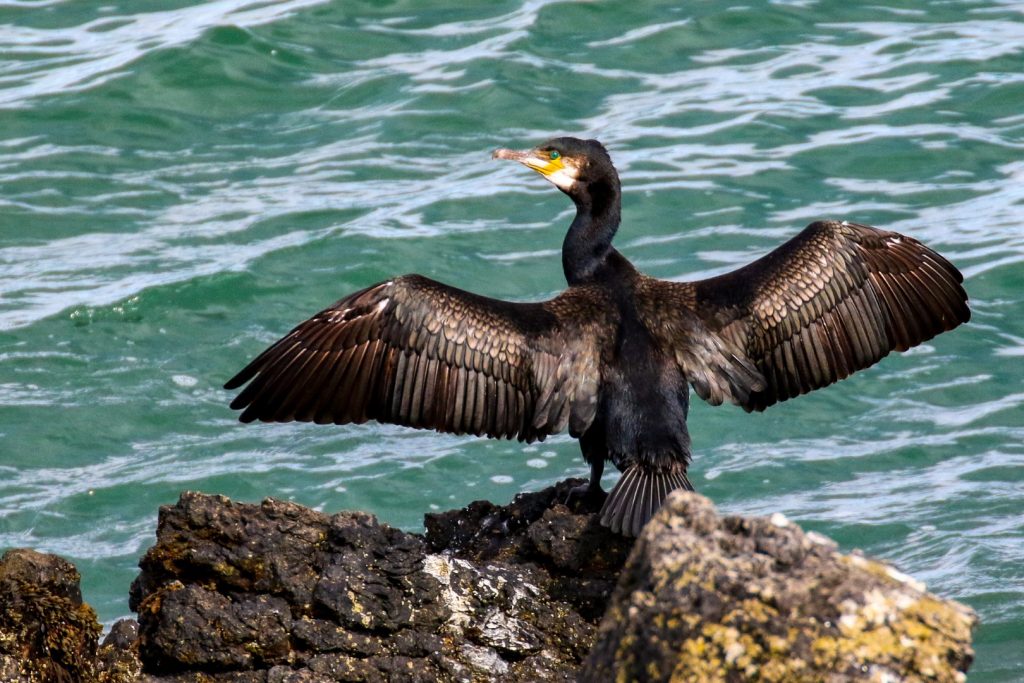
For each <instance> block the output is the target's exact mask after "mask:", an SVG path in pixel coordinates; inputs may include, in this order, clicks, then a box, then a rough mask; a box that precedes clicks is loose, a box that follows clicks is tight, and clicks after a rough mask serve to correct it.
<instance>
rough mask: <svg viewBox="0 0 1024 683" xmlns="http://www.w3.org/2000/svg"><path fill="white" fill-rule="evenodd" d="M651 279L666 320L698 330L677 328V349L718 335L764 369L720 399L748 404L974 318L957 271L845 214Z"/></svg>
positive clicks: (794, 391)
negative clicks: (735, 260)
mask: <svg viewBox="0 0 1024 683" xmlns="http://www.w3.org/2000/svg"><path fill="white" fill-rule="evenodd" d="M652 282H654V283H657V284H656V285H652V286H651V289H652V294H651V297H652V298H658V299H659V300H661V301H663V302H671V304H672V305H674V306H675V308H676V309H677V312H676V313H675V314H674V316H675V319H686V318H688V317H690V316H693V315H696V317H698V318H699V319H700V321H701V322H702V323H703V324H704V325H705V326H706V328H707V331H708V333H706V334H705V333H699V334H695V335H693V334H691V335H689V336H686V335H682V336H680V335H678V334H677V335H676V336H675V337H674V344H675V347H676V348H677V349H678V348H680V347H685V346H687V345H689V344H693V343H694V342H695V341H696V342H698V343H700V344H703V345H704V346H705V347H708V348H710V347H712V346H714V345H715V344H721V343H725V344H726V345H727V346H729V347H731V348H733V349H734V351H735V353H736V354H737V355H738V356H739V357H740V358H742V359H745V360H747V361H749V362H750V363H752V364H753V366H754V367H755V368H756V369H757V371H758V372H759V373H760V375H761V376H763V379H764V382H763V386H761V387H760V388H756V389H754V390H752V391H750V392H749V395H747V396H746V397H744V396H742V391H731V392H730V393H729V394H728V395H727V396H726V397H727V398H730V399H731V400H733V401H734V402H737V403H739V404H741V405H743V407H744V408H746V409H747V410H764V409H765V408H766V407H768V406H770V405H772V404H774V403H776V402H778V401H785V400H786V399H789V398H793V397H794V396H799V395H800V394H804V393H806V392H808V391H812V390H814V389H817V388H820V387H824V386H827V385H829V384H832V383H833V382H836V381H838V380H840V379H843V378H845V377H848V376H849V375H850V374H852V373H853V372H856V371H857V370H860V369H863V368H866V367H869V366H870V365H873V364H874V363H876V362H878V361H879V360H880V359H882V358H884V357H885V356H886V355H888V354H889V353H890V352H891V351H893V350H896V351H905V350H907V349H909V348H911V347H913V346H916V345H918V344H920V343H922V342H924V341H926V340H928V339H931V338H932V337H934V336H935V335H937V334H939V333H941V332H944V331H947V330H951V329H953V328H954V327H956V326H957V325H960V324H961V323H964V322H967V321H968V320H969V319H970V316H971V314H970V309H969V308H968V306H967V294H966V292H965V291H964V289H963V286H962V284H961V283H962V282H963V276H962V275H961V274H960V272H959V271H958V270H957V269H956V268H955V267H954V266H953V265H952V264H951V263H950V262H949V261H947V260H946V259H945V258H943V257H942V256H941V255H939V254H938V253H936V252H934V251H932V250H931V249H929V248H928V247H926V246H924V245H923V244H921V243H920V242H918V241H917V240H915V239H913V238H911V237H907V236H905V235H900V234H898V233H894V232H887V231H884V230H879V229H877V228H872V227H870V226H866V225H858V224H855V223H846V222H842V223H840V222H836V221H819V222H816V223H812V224H811V225H809V226H808V227H807V228H806V229H804V230H803V231H802V232H801V233H800V234H799V235H797V236H796V237H794V238H793V239H791V240H790V241H789V242H787V243H785V244H783V245H782V246H781V247H779V248H778V249H776V250H775V251H773V252H771V253H769V254H767V255H766V256H764V257H762V258H761V259H758V260H757V261H755V262H753V263H751V264H749V265H747V266H745V267H743V268H740V269H738V270H736V271H733V272H731V273H726V274H725V275H721V276H718V277H714V278H710V279H708V280H702V281H699V282H683V283H674V282H663V281H657V280H655V281H652ZM660 308H662V309H664V308H666V304H665V303H663V304H662V305H661V306H660ZM671 317H672V314H668V313H664V312H663V313H662V318H663V320H664V319H667V318H671ZM681 365H682V363H681ZM684 372H685V368H684ZM691 374H694V373H691ZM695 379H696V382H695V388H696V390H697V393H698V394H700V395H701V397H702V398H705V399H706V400H709V401H710V402H712V403H717V402H720V401H718V399H719V395H718V394H717V393H716V392H715V391H714V390H713V388H705V387H706V385H707V384H708V381H707V380H706V379H703V378H702V377H701V376H700V373H696V376H695ZM691 381H694V379H691Z"/></svg>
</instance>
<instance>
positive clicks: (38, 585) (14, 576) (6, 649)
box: [0, 548, 100, 683]
mask: <svg viewBox="0 0 1024 683" xmlns="http://www.w3.org/2000/svg"><path fill="white" fill-rule="evenodd" d="M79 579H80V576H79V574H78V571H77V570H76V569H75V568H74V566H73V565H72V564H71V563H70V562H68V561H67V560H64V559H61V558H60V557H57V556H56V555H46V554H43V553H38V552H36V551H34V550H28V549H23V548H21V549H14V550H8V551H7V552H6V553H4V555H3V557H2V558H0V680H3V681H5V682H7V681H9V682H11V683H17V682H19V681H24V682H26V683H28V682H30V681H32V682H35V681H55V682H58V683H61V682H63V681H68V682H72V681H83V680H84V681H92V680H95V679H96V675H97V671H96V643H97V639H98V637H99V634H100V625H99V623H98V622H97V621H96V613H95V612H93V610H92V608H91V607H89V605H86V604H84V603H83V602H82V591H81V589H80V587H79Z"/></svg>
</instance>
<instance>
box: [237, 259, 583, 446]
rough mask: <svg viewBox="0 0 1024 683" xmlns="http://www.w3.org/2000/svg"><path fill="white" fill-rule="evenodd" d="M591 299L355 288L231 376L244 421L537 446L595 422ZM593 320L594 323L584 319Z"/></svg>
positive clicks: (407, 284)
mask: <svg viewBox="0 0 1024 683" xmlns="http://www.w3.org/2000/svg"><path fill="white" fill-rule="evenodd" d="M581 307H582V308H584V309H586V308H588V307H589V309H590V311H589V315H591V316H594V317H591V318H588V319H589V320H597V319H598V318H599V317H600V310H601V305H600V302H599V301H597V300H595V298H594V292H591V291H588V290H586V289H585V288H572V289H570V290H568V291H566V292H564V293H563V294H562V295H560V296H559V297H556V298H555V299H552V300H551V301H546V302H542V303H511V302H507V301H500V300H497V299H490V298H487V297H483V296H478V295H476V294H472V293H470V292H466V291H463V290H460V289H456V288H454V287H450V286H448V285H444V284H442V283H440V282H436V281H434V280H430V279H429V278H425V277H422V276H419V275H405V276H402V277H398V278H395V279H393V280H389V281H387V282H383V283H380V284H377V285H374V286H372V287H369V288H367V289H364V290H362V291H360V292H356V293H355V294H352V295H350V296H348V297H345V298H344V299H342V300H341V301H339V302H337V303H336V304H334V305H333V306H331V307H330V308H327V309H325V310H323V311H321V312H320V313H318V314H317V315H315V316H313V317H312V318H310V319H309V320H307V321H305V322H303V323H301V324H299V325H298V326H297V327H295V329H293V330H292V331H291V332H289V333H288V334H287V335H286V336H285V337H283V338H282V339H280V340H279V341H278V342H276V343H275V344H274V345H272V346H271V347H270V348H268V349H267V350H266V351H264V352H263V353H262V354H260V355H259V356H258V357H256V358H255V359H254V360H253V361H252V362H251V363H249V365H247V366H246V367H245V368H244V369H242V371H241V372H239V373H238V374H237V375H235V376H234V377H233V378H232V379H230V380H229V381H228V382H227V384H226V385H225V388H227V389H235V388H238V387H240V386H242V385H243V384H245V383H246V382H248V383H249V384H248V386H246V387H245V389H243V390H242V392H241V393H240V394H239V395H238V396H237V397H236V398H235V400H234V401H233V402H232V403H231V407H232V408H235V409H243V412H242V415H241V417H240V419H241V420H242V421H243V422H251V421H253V420H261V421H264V422H286V421H291V420H299V421H306V422H318V423H331V422H333V423H335V424H343V423H347V422H357V423H358V422H365V421H367V420H369V419H374V420H378V421H381V422H390V423H393V424H400V425H406V426H410V427H416V428H426V429H436V430H438V431H442V432H450V433H455V434H465V433H472V434H477V435H482V434H486V435H488V436H492V437H506V438H512V437H514V436H515V437H518V438H519V439H521V440H527V441H532V440H534V439H538V438H539V439H543V438H544V436H545V435H547V434H553V433H556V432H558V431H561V430H562V429H565V427H566V426H567V425H568V426H569V428H570V430H571V431H572V432H573V433H574V434H578V433H580V432H582V431H583V430H584V429H585V428H586V427H587V426H588V425H589V424H590V421H591V420H593V417H594V411H595V410H596V398H597V387H598V372H599V369H598V362H597V359H598V355H599V350H598V349H597V348H596V347H595V346H594V341H595V340H596V339H599V338H600V335H594V334H589V335H588V334H584V331H583V330H581V329H578V325H577V323H575V322H574V321H575V320H577V318H578V317H579V316H574V315H572V311H574V310H580V309H581ZM591 324H592V323H591Z"/></svg>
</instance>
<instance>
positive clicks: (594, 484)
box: [565, 457, 608, 508]
mask: <svg viewBox="0 0 1024 683" xmlns="http://www.w3.org/2000/svg"><path fill="white" fill-rule="evenodd" d="M603 473H604V458H603V457H602V458H600V459H595V460H590V481H589V482H587V483H586V484H581V485H579V486H574V487H572V488H571V489H570V490H569V495H568V496H566V500H565V504H566V505H572V503H573V501H575V500H579V501H582V503H583V504H584V505H586V506H587V507H588V508H589V507H594V508H599V507H600V506H601V504H602V503H603V502H604V499H605V498H606V497H607V496H608V494H607V493H605V491H604V489H602V488H601V475H602V474H603Z"/></svg>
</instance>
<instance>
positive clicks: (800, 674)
mask: <svg viewBox="0 0 1024 683" xmlns="http://www.w3.org/2000/svg"><path fill="white" fill-rule="evenodd" d="M579 483H580V482H579V481H576V480H570V481H566V482H562V483H560V484H558V485H556V486H553V487H550V488H548V489H545V490H543V491H540V492H537V493H527V494H522V495H520V496H518V497H517V498H516V500H514V501H513V502H512V503H511V504H509V505H506V506H497V505H493V504H491V503H486V502H476V503H473V504H471V505H470V506H468V507H467V508H465V509H463V510H456V511H450V512H445V513H440V514H434V515H428V516H427V518H426V534H425V535H417V534H409V533H406V532H403V531H400V530H397V529H393V528H391V527H388V526H386V525H382V524H380V523H379V522H378V521H377V520H376V519H375V518H374V517H372V516H370V515H367V514H364V513H358V512H342V513H338V514H335V515H326V514H322V513H319V512H316V511H314V510H310V509H308V508H304V507H302V506H299V505H295V504H292V503H286V502H282V501H277V500H273V499H268V500H265V501H263V503H261V504H258V505H254V504H245V503H236V502H232V501H230V500H228V499H227V498H224V497H222V496H211V495H204V494H198V493H184V494H182V496H181V498H180V500H179V501H178V503H177V504H175V505H172V506H166V507H163V508H161V510H160V519H159V525H158V529H157V542H156V544H155V545H154V546H153V547H152V548H150V549H149V551H147V553H146V554H145V556H144V557H143V558H142V560H141V562H140V567H141V570H142V571H141V572H140V574H139V576H138V578H137V579H136V580H135V582H134V583H133V585H132V587H131V592H130V604H131V607H132V609H133V610H135V611H136V612H137V613H138V621H137V622H136V621H135V620H122V621H120V622H118V623H117V624H115V625H114V626H113V627H112V628H111V631H110V633H109V634H108V635H107V636H106V638H105V639H104V640H103V642H102V644H99V645H98V644H97V636H98V634H99V625H98V624H97V623H96V619H95V615H94V614H93V612H92V610H91V608H89V606H88V605H85V604H83V603H82V601H81V593H80V590H79V588H78V574H77V572H76V571H75V570H74V567H72V566H71V565H70V564H69V563H67V562H66V561H64V560H62V559H60V558H58V557H55V556H52V555H41V554H39V553H34V552H33V551H26V550H18V551H11V552H9V553H7V554H6V555H5V556H4V558H3V560H0V680H2V681H8V680H10V681H19V682H21V681H24V682H26V683H27V682H29V681H32V682H35V681H90V682H91V681H98V682H99V683H122V682H125V683H126V682H129V681H139V682H142V683H185V682H186V681H187V682H190V683H191V682H197V681H198V682H209V683H214V682H224V683H227V682H231V683H250V682H251V683H306V682H316V683H326V682H329V681H381V682H384V681H488V680H497V681H574V680H583V681H611V680H630V681H632V680H650V681H657V680H669V679H670V678H671V679H673V680H692V681H746V680H766V681H771V680H778V681H802V680H807V681H811V680H813V681H830V682H831V681H835V682H838V681H847V680H879V681H882V680H885V681H902V680H906V681H912V680H913V681H916V680H933V681H960V680H963V673H962V672H963V671H965V670H966V668H967V666H968V665H969V663H970V659H971V656H972V652H971V649H970V635H971V628H972V626H973V624H974V616H973V614H972V613H971V612H970V611H969V610H968V609H967V608H965V607H963V606H961V605H958V604H957V603H953V602H948V601H943V600H940V599H938V598H936V597H935V596H932V595H930V594H928V593H926V592H924V590H923V587H921V586H920V585H919V584H917V583H916V582H915V581H914V580H913V579H910V578H909V577H906V576H904V575H902V574H900V573H899V572H896V571H895V570H893V569H891V568H890V567H887V566H886V565H883V564H880V563H877V562H874V561H872V560H868V559H865V558H862V557H859V556H857V555H842V554H840V553H838V552H836V551H835V548H834V545H833V544H831V542H830V541H828V539H826V538H824V537H822V536H820V535H816V534H813V533H808V534H805V533H804V532H802V531H801V530H800V529H799V528H798V527H796V526H795V525H793V524H792V523H789V522H787V521H786V520H785V519H784V518H782V517H781V516H778V515H777V516H774V517H772V518H742V517H720V516H719V515H718V514H717V512H716V511H715V510H714V507H713V506H712V505H711V504H710V502H708V501H707V500H706V499H704V498H702V497H701V496H699V495H696V494H690V493H678V494H675V495H673V496H672V497H671V498H670V501H669V503H668V504H667V505H666V507H665V509H663V510H662V511H661V512H659V514H658V515H657V516H656V517H655V520H654V521H652V523H651V524H650V525H649V526H648V527H647V529H645V531H644V533H643V535H642V536H641V538H640V539H637V541H636V543H635V544H634V543H633V541H632V539H625V538H622V537H620V536H617V535H614V534H610V533H609V532H608V531H607V530H606V529H604V528H602V527H600V526H599V525H598V523H597V520H596V515H594V514H593V511H592V510H587V509H577V508H575V507H568V506H566V505H565V504H564V502H565V501H566V500H567V499H568V497H569V496H568V494H569V490H570V488H572V487H573V486H574V485H576V484H579ZM578 504H579V505H583V502H582V501H580V502H579V503H578Z"/></svg>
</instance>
